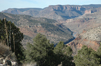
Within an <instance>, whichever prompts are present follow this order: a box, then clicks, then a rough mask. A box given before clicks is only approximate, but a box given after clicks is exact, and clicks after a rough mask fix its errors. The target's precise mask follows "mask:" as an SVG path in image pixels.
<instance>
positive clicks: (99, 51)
mask: <svg viewBox="0 0 101 66" xmlns="http://www.w3.org/2000/svg"><path fill="white" fill-rule="evenodd" d="M97 55H98V58H100V65H101V44H100V46H99V48H98V50H97Z"/></svg>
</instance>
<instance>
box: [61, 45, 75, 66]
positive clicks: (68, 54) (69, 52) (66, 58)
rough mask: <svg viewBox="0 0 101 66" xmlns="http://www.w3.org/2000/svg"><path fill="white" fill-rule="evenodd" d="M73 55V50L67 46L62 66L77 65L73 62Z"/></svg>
mask: <svg viewBox="0 0 101 66" xmlns="http://www.w3.org/2000/svg"><path fill="white" fill-rule="evenodd" d="M72 53H73V51H72V49H71V48H70V47H69V46H66V47H65V49H64V56H63V60H62V66H75V63H74V62H73V57H72Z"/></svg>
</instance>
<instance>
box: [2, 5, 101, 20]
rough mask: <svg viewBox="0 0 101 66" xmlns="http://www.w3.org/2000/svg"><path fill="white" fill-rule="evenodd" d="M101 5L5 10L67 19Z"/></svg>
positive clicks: (13, 12)
mask: <svg viewBox="0 0 101 66" xmlns="http://www.w3.org/2000/svg"><path fill="white" fill-rule="evenodd" d="M98 7H101V5H100V4H99V5H50V6H48V7H45V8H43V9H41V8H20V9H19V8H18V9H17V8H11V9H8V10H4V11H2V12H4V13H11V14H24V15H30V16H33V17H45V18H49V19H55V20H67V19H70V18H75V17H78V16H80V15H83V14H84V12H85V10H89V9H92V8H98Z"/></svg>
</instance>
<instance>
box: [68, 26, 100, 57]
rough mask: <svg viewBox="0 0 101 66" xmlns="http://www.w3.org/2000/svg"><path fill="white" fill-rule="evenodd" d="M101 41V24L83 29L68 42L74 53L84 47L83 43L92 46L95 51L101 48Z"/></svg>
mask: <svg viewBox="0 0 101 66" xmlns="http://www.w3.org/2000/svg"><path fill="white" fill-rule="evenodd" d="M100 43H101V26H98V27H95V28H92V29H89V30H87V31H83V32H82V33H81V34H79V35H78V36H77V37H76V38H75V39H74V40H73V41H72V42H70V43H68V44H67V45H69V46H70V47H71V48H72V49H73V55H75V54H77V52H78V50H80V49H81V48H82V46H83V45H86V46H87V47H91V48H92V49H94V50H95V51H97V49H98V48H99V44H100Z"/></svg>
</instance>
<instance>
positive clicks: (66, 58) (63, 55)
mask: <svg viewBox="0 0 101 66" xmlns="http://www.w3.org/2000/svg"><path fill="white" fill-rule="evenodd" d="M54 53H55V54H56V55H57V56H56V58H57V60H58V61H56V63H58V64H60V63H61V62H62V66H74V63H73V62H72V60H73V57H72V49H71V48H70V47H69V46H66V45H64V43H63V42H62V41H60V42H59V43H58V44H57V45H56V47H55V48H54Z"/></svg>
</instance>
